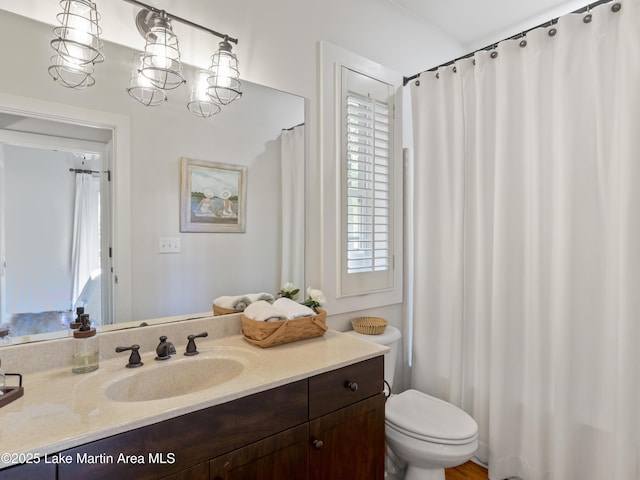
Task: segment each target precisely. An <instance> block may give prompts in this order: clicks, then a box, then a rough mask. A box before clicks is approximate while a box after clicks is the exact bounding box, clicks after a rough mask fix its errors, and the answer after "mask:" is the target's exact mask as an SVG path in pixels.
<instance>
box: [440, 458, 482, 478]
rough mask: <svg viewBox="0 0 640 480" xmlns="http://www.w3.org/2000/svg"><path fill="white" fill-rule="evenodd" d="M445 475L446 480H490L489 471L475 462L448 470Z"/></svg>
mask: <svg viewBox="0 0 640 480" xmlns="http://www.w3.org/2000/svg"><path fill="white" fill-rule="evenodd" d="M444 473H445V479H446V480H489V475H488V473H487V469H486V468H484V467H481V466H480V465H478V464H476V463H473V462H467V463H463V464H462V465H460V466H459V467H456V468H447V469H446V470H445V471H444Z"/></svg>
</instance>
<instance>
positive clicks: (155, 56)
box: [140, 10, 185, 90]
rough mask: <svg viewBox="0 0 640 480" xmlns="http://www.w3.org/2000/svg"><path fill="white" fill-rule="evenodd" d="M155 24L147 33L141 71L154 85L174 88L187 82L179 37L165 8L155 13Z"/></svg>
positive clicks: (169, 88)
mask: <svg viewBox="0 0 640 480" xmlns="http://www.w3.org/2000/svg"><path fill="white" fill-rule="evenodd" d="M152 21H153V25H152V26H151V28H150V29H149V31H148V32H147V34H146V45H145V47H144V55H143V57H142V68H141V69H140V73H141V74H142V76H144V77H145V78H147V80H149V82H151V84H152V85H153V86H154V87H157V88H161V89H163V90H173V89H174V88H178V87H179V86H180V85H182V84H183V83H185V80H184V76H183V75H182V63H180V49H179V48H178V37H177V36H176V35H175V33H173V30H172V29H171V19H170V18H169V17H168V16H167V13H166V12H165V11H164V10H161V11H160V12H159V13H154V14H153V16H152Z"/></svg>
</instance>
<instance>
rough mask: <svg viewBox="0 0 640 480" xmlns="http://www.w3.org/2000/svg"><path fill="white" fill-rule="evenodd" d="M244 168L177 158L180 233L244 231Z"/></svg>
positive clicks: (245, 182) (245, 180) (245, 173)
mask: <svg viewBox="0 0 640 480" xmlns="http://www.w3.org/2000/svg"><path fill="white" fill-rule="evenodd" d="M246 184H247V167H245V166H241V165H233V164H229V163H220V162H208V161H204V160H194V159H190V158H184V157H183V158H181V159H180V231H181V232H240V233H243V232H244V231H245V219H246V212H245V206H246Z"/></svg>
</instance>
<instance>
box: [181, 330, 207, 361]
mask: <svg viewBox="0 0 640 480" xmlns="http://www.w3.org/2000/svg"><path fill="white" fill-rule="evenodd" d="M208 335H209V334H208V333H207V332H202V333H199V334H198V335H189V336H188V337H187V340H189V342H188V343H187V351H186V352H184V354H185V355H186V356H187V357H190V356H192V355H197V354H198V353H200V352H198V349H197V348H196V342H195V339H196V338H204V337H206V336H208Z"/></svg>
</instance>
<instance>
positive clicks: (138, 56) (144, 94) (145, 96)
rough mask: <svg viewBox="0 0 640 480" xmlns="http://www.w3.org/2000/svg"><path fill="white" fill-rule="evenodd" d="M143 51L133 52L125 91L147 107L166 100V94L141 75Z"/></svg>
mask: <svg viewBox="0 0 640 480" xmlns="http://www.w3.org/2000/svg"><path fill="white" fill-rule="evenodd" d="M143 57H144V53H142V52H137V53H134V54H133V61H132V64H131V78H130V80H129V88H127V93H128V94H129V95H130V96H131V97H132V98H135V99H136V100H137V101H139V102H140V103H141V104H143V105H145V106H147V107H153V106H156V105H160V104H162V103H164V102H166V101H167V94H166V93H164V91H162V90H161V89H159V88H158V87H154V86H153V84H152V83H151V82H150V81H149V79H148V78H147V77H145V76H144V75H142V72H141V70H142V60H143Z"/></svg>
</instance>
